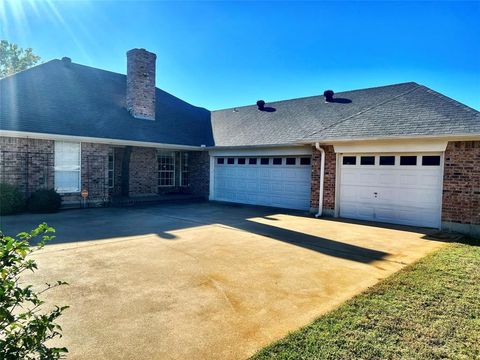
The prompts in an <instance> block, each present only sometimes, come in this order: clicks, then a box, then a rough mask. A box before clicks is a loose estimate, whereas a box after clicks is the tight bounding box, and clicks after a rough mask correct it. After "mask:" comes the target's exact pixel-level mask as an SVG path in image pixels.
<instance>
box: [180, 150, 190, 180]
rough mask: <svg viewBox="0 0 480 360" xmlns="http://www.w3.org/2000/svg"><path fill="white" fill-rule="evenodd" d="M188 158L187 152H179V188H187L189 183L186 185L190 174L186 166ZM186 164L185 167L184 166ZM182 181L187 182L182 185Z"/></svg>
mask: <svg viewBox="0 0 480 360" xmlns="http://www.w3.org/2000/svg"><path fill="white" fill-rule="evenodd" d="M188 158H189V156H188V152H180V179H179V183H180V186H181V187H188V186H189V183H188V180H189V176H188V175H189V174H190V171H189V166H188V163H189V160H188ZM185 164H186V166H185ZM184 174H186V175H184ZM184 179H187V182H186V183H185V184H184V182H183V181H184Z"/></svg>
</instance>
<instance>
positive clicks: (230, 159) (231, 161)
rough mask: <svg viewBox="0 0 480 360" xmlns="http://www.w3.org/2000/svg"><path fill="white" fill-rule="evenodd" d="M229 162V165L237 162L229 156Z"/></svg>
mask: <svg viewBox="0 0 480 360" xmlns="http://www.w3.org/2000/svg"><path fill="white" fill-rule="evenodd" d="M227 164H228V165H233V164H235V158H228V159H227Z"/></svg>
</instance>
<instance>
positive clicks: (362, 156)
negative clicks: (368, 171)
mask: <svg viewBox="0 0 480 360" xmlns="http://www.w3.org/2000/svg"><path fill="white" fill-rule="evenodd" d="M366 158H369V159H371V158H373V164H363V163H362V161H363V159H366ZM375 158H376V156H375V155H361V156H360V166H375V164H376V162H377V161H376V159H375ZM355 162H356V160H355Z"/></svg>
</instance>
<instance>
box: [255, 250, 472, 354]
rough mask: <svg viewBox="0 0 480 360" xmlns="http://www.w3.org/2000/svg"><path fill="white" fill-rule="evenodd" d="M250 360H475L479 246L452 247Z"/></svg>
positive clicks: (396, 275)
mask: <svg viewBox="0 0 480 360" xmlns="http://www.w3.org/2000/svg"><path fill="white" fill-rule="evenodd" d="M253 359H349V360H350V359H480V246H474V245H468V244H449V245H448V246H447V247H445V248H443V249H441V250H439V251H437V252H435V253H432V254H431V255H429V256H427V257H425V258H423V259H422V260H420V261H418V262H417V263H415V264H412V265H410V266H408V267H406V268H405V269H403V270H402V271H400V272H398V273H397V274H395V275H393V276H391V277H390V278H388V279H386V280H385V281H383V282H381V283H379V284H377V285H376V286H374V287H372V288H371V289H369V290H367V291H366V292H364V293H362V294H361V295H359V296H357V297H355V298H353V299H352V300H350V301H348V302H346V303H345V304H343V305H342V306H341V307H340V308H338V309H336V310H334V311H332V312H330V313H328V314H326V315H324V316H322V317H320V318H319V319H317V320H315V321H314V322H313V323H311V324H310V325H308V326H306V327H304V328H302V329H300V330H298V331H296V332H294V333H292V334H290V335H288V336H287V337H286V338H284V339H283V340H280V341H279V342H277V343H275V344H273V345H271V346H269V347H267V348H265V349H263V350H261V351H260V352H259V353H257V354H256V355H255V356H254V357H253Z"/></svg>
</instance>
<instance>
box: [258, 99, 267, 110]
mask: <svg viewBox="0 0 480 360" xmlns="http://www.w3.org/2000/svg"><path fill="white" fill-rule="evenodd" d="M257 106H258V110H260V111H263V110H264V109H265V101H263V100H258V101H257Z"/></svg>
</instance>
